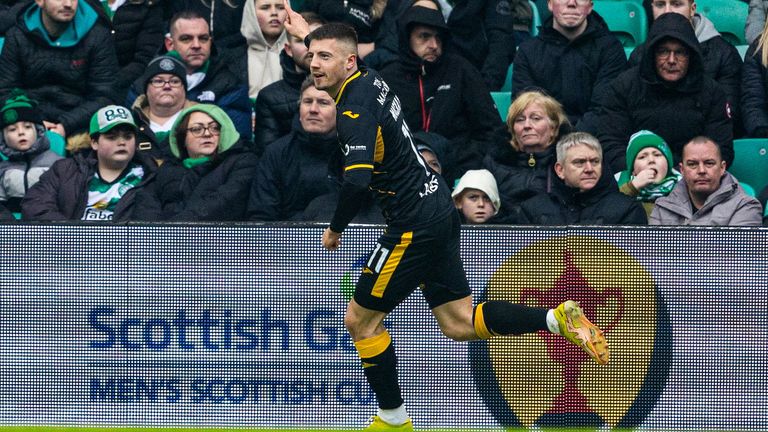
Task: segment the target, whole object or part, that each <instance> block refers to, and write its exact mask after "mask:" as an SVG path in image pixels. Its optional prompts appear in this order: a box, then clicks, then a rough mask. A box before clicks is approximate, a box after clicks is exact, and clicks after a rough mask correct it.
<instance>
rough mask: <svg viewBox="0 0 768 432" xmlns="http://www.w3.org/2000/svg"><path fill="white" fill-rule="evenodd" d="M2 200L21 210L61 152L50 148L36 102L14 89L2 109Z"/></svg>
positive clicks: (18, 211)
mask: <svg viewBox="0 0 768 432" xmlns="http://www.w3.org/2000/svg"><path fill="white" fill-rule="evenodd" d="M0 127H1V128H2V129H3V133H2V136H0V158H2V159H4V160H3V161H2V162H0V204H2V205H4V206H5V207H6V208H7V209H8V210H9V211H11V212H14V213H21V199H22V198H24V195H25V194H26V193H27V189H29V188H30V187H32V186H33V185H34V184H35V183H37V182H38V180H40V176H41V175H43V173H44V172H46V171H47V170H48V168H50V167H51V165H53V163H54V162H56V161H57V160H59V159H62V156H60V155H59V154H57V153H56V152H54V151H52V150H51V142H50V140H49V136H48V135H47V134H46V133H45V127H44V126H43V119H42V116H41V115H40V112H39V111H38V110H37V102H35V101H33V100H31V99H29V98H28V97H27V96H26V95H25V94H24V93H23V92H21V91H19V92H14V93H13V94H12V96H11V98H10V99H8V100H7V101H5V105H4V106H3V107H2V108H1V109H0Z"/></svg>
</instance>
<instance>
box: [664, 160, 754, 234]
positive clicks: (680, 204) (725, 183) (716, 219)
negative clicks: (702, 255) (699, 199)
mask: <svg viewBox="0 0 768 432" xmlns="http://www.w3.org/2000/svg"><path fill="white" fill-rule="evenodd" d="M762 216H763V208H762V206H761V205H760V202H759V201H758V200H757V199H755V198H753V197H751V196H749V195H747V194H745V193H744V190H742V189H741V187H740V186H739V183H738V181H737V180H736V178H735V177H734V176H733V175H731V173H729V172H728V171H726V172H725V175H723V177H722V179H721V180H720V187H719V188H718V189H717V190H716V191H715V192H713V193H712V195H710V196H709V197H707V200H706V201H705V202H704V205H703V206H702V207H701V208H700V209H699V210H698V211H696V213H694V212H693V205H692V204H691V199H690V197H689V195H688V186H687V185H686V183H685V182H684V181H680V182H677V185H676V186H675V188H674V189H672V193H670V194H669V195H668V196H666V197H662V198H659V199H657V200H656V207H655V208H654V209H653V213H651V217H650V220H649V223H650V224H651V225H710V226H760V225H761V224H762V222H763V221H762Z"/></svg>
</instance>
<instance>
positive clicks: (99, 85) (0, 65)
mask: <svg viewBox="0 0 768 432" xmlns="http://www.w3.org/2000/svg"><path fill="white" fill-rule="evenodd" d="M36 8H37V5H36V4H34V3H33V4H31V5H30V6H29V7H28V8H24V9H22V11H21V13H20V14H19V15H18V17H17V22H16V26H15V27H14V28H12V29H11V30H10V31H8V34H7V35H6V38H5V45H4V46H3V50H2V55H0V98H2V100H5V98H6V96H7V95H8V93H9V92H10V91H11V90H12V89H13V88H15V87H18V88H22V89H24V91H25V92H26V93H27V95H29V97H30V98H31V99H34V100H36V101H38V102H39V104H40V105H39V109H40V111H41V112H42V114H43V119H44V120H48V121H52V122H56V123H62V124H63V125H64V129H66V131H67V134H68V135H71V134H73V133H77V132H82V131H85V130H86V129H87V127H88V121H89V120H90V117H91V115H92V114H93V113H94V112H96V110H98V109H99V108H101V107H103V106H105V105H109V104H110V103H113V102H114V101H115V96H116V95H115V93H114V89H115V78H116V77H117V72H118V67H117V56H116V54H115V46H114V43H112V36H111V29H110V23H109V19H108V18H107V17H106V15H105V14H104V12H103V11H101V10H100V8H101V7H100V6H96V5H92V4H91V3H89V2H87V1H81V2H80V3H79V6H78V9H88V8H89V9H90V12H89V15H90V16H93V15H92V14H97V15H98V16H97V18H96V19H95V22H93V23H91V22H90V21H88V22H78V18H77V15H76V18H75V20H74V21H73V22H74V23H75V27H76V28H77V29H78V35H82V36H80V37H79V38H78V39H76V40H73V41H72V43H73V45H72V46H70V47H59V46H54V45H52V44H51V43H50V42H48V41H47V40H46V38H47V33H46V35H45V36H43V35H42V34H41V33H40V31H38V30H36V31H30V30H29V27H27V22H26V20H25V15H26V14H27V12H29V13H30V14H33V13H34V11H35V10H36ZM60 42H61V38H59V39H58V40H57V43H60Z"/></svg>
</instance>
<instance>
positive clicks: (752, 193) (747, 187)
mask: <svg viewBox="0 0 768 432" xmlns="http://www.w3.org/2000/svg"><path fill="white" fill-rule="evenodd" d="M739 186H741V188H742V189H744V193H745V194H747V195H749V196H751V197H754V198H757V192H755V188H753V187H752V186H750V185H748V184H746V183H744V182H739Z"/></svg>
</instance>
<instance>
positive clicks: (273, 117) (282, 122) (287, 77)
mask: <svg viewBox="0 0 768 432" xmlns="http://www.w3.org/2000/svg"><path fill="white" fill-rule="evenodd" d="M280 66H282V68H283V79H281V80H280V81H277V82H274V83H272V84H270V85H268V86H266V87H264V88H263V89H261V91H260V92H259V95H258V96H257V97H256V128H255V129H254V131H253V134H254V138H255V139H254V150H255V151H256V154H259V155H260V154H262V153H263V152H264V149H265V148H266V147H267V146H269V145H270V144H272V143H273V142H275V141H276V140H277V139H278V138H280V137H284V136H285V135H287V134H289V133H290V132H291V123H292V121H293V118H294V116H295V115H296V113H298V112H299V96H300V94H299V90H301V83H302V82H304V79H305V78H306V77H307V73H305V72H303V71H302V72H297V71H296V63H294V62H293V59H292V58H291V57H289V56H288V54H286V53H285V50H283V51H281V52H280Z"/></svg>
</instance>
